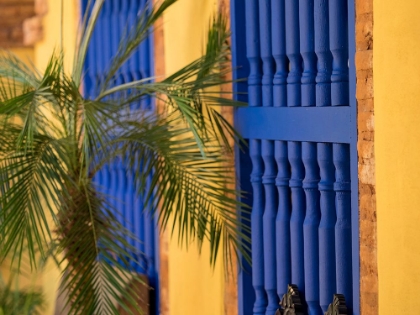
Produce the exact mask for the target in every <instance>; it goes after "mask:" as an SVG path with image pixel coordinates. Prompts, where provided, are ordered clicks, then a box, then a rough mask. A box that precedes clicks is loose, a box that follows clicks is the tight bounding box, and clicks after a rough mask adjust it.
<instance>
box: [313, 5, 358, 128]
mask: <svg viewBox="0 0 420 315" xmlns="http://www.w3.org/2000/svg"><path fill="white" fill-rule="evenodd" d="M328 3H329V2H328V0H315V7H314V19H315V23H314V25H315V27H314V28H315V52H316V56H317V60H318V62H317V69H318V72H317V75H316V106H330V105H331V67H332V55H331V51H330V41H329V38H330V37H329V7H328ZM349 130H350V129H349Z"/></svg>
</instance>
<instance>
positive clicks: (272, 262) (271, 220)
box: [261, 140, 279, 315]
mask: <svg viewBox="0 0 420 315" xmlns="http://www.w3.org/2000/svg"><path fill="white" fill-rule="evenodd" d="M261 149H262V150H261V151H262V157H263V160H264V166H265V171H264V175H263V177H262V182H263V184H264V190H265V210H264V217H263V222H264V276H265V281H264V283H265V291H266V293H267V298H268V305H267V310H266V314H267V315H272V314H274V313H275V312H276V310H277V309H278V303H279V301H278V297H277V277H276V215H277V191H276V186H275V179H276V174H277V166H276V161H275V159H274V141H270V140H262V144H261Z"/></svg>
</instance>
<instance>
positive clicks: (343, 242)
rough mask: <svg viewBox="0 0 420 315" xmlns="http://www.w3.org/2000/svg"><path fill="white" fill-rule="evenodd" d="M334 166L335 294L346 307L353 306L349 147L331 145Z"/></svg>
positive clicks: (345, 145)
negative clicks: (338, 295)
mask: <svg viewBox="0 0 420 315" xmlns="http://www.w3.org/2000/svg"><path fill="white" fill-rule="evenodd" d="M333 156H334V165H335V178H336V180H335V183H334V190H335V195H336V197H335V204H336V207H337V209H336V211H337V223H336V225H335V239H336V241H335V255H336V264H337V271H336V274H337V293H340V294H344V296H345V297H346V302H347V303H348V307H350V308H351V306H352V305H353V292H352V291H353V286H352V257H351V256H352V253H351V251H349V249H350V248H351V181H350V180H351V179H350V146H349V145H348V144H338V143H334V144H333Z"/></svg>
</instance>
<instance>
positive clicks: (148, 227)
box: [144, 175, 157, 288]
mask: <svg viewBox="0 0 420 315" xmlns="http://www.w3.org/2000/svg"><path fill="white" fill-rule="evenodd" d="M151 179H152V178H151V175H149V176H148V179H147V184H146V185H147V189H146V190H149V189H150V184H151V181H152V180H151ZM145 206H146V209H145V213H144V221H145V224H144V254H145V256H146V268H147V269H146V274H147V277H148V279H149V281H150V285H151V286H152V287H153V288H156V284H157V283H156V277H157V272H156V268H155V230H156V229H155V228H156V226H155V221H154V217H153V212H154V209H153V205H152V202H151V201H150V200H149V201H147V204H146V205H145Z"/></svg>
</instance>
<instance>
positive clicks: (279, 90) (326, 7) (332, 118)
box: [233, 0, 359, 315]
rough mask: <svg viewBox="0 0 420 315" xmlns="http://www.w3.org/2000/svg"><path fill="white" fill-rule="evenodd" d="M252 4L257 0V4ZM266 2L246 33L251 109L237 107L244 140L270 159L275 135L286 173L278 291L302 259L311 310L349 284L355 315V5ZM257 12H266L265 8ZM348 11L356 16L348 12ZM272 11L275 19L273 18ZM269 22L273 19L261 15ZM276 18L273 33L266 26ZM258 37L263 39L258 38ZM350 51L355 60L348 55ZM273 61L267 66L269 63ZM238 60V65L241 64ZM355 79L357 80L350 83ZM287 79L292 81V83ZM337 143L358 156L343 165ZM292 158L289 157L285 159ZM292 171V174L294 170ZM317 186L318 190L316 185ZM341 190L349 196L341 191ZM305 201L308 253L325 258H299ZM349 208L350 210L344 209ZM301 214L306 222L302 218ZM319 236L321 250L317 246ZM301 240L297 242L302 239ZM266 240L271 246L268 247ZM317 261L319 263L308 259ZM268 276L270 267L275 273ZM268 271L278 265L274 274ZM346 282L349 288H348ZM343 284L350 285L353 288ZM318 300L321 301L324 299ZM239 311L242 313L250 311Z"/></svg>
mask: <svg viewBox="0 0 420 315" xmlns="http://www.w3.org/2000/svg"><path fill="white" fill-rule="evenodd" d="M233 2H234V3H235V4H236V6H237V7H238V6H239V5H238V4H237V3H236V2H238V3H240V1H238V0H233ZM250 3H253V4H252V5H253V6H252V5H250ZM259 3H260V7H259V8H257V7H256V1H249V2H248V4H247V6H248V7H247V10H248V15H247V18H246V20H247V24H248V26H247V28H246V30H245V33H246V36H247V54H248V57H249V65H250V67H251V69H252V68H253V67H254V70H251V75H250V78H249V83H250V85H251V87H250V89H249V91H250V95H249V96H250V105H251V106H250V107H248V108H241V109H238V110H237V111H236V113H235V126H236V127H237V128H238V130H239V131H240V133H241V134H242V136H244V137H245V138H247V139H251V140H250V141H251V142H252V141H254V142H255V141H260V144H261V145H262V146H263V147H266V146H267V148H266V149H263V151H262V154H263V156H264V155H266V153H267V152H266V150H268V151H270V149H268V146H269V145H268V143H270V142H269V141H274V150H275V152H274V158H275V160H276V164H277V169H278V173H277V178H276V186H277V193H278V209H277V218H276V255H277V257H276V264H277V271H276V275H277V287H278V288H277V291H278V294H279V295H282V294H283V293H284V292H285V290H286V288H287V286H286V283H290V282H292V283H293V282H295V280H294V279H296V277H298V276H297V275H296V274H295V270H297V269H298V268H299V267H300V265H299V263H301V262H303V263H304V272H301V273H299V276H303V277H304V279H305V283H304V286H302V289H303V291H304V293H305V294H306V298H307V301H308V302H309V313H310V314H320V313H321V312H322V311H321V309H323V310H325V311H326V307H327V305H328V304H329V303H330V302H331V301H330V300H331V296H332V294H333V293H336V292H335V291H336V290H338V289H340V286H343V290H344V289H347V290H350V291H352V292H351V294H352V295H353V303H351V302H350V304H352V305H351V307H352V310H353V314H354V315H355V314H358V308H359V307H358V305H359V300H358V299H359V293H358V288H359V279H358V275H359V261H358V246H359V245H358V244H359V243H358V209H357V205H358V200H357V150H356V145H357V143H356V141H357V130H356V123H355V122H356V121H357V120H356V117H357V112H356V110H357V109H356V104H355V98H354V95H355V72H354V60H353V59H354V51H355V49H354V1H345V0H331V1H328V0H307V1H304V0H299V1H297V0H272V1H271V12H270V13H266V12H267V2H266V1H263V0H261V1H259ZM250 8H252V9H250ZM258 9H260V11H258V12H257V10H258ZM263 10H264V12H263ZM266 14H269V15H266ZM347 14H348V17H349V18H347ZM257 15H258V17H259V22H258V24H257V22H256V21H257V19H256V18H255V17H256V16H257ZM252 16H254V18H253V17H252ZM264 16H267V17H269V18H265V19H264ZM262 19H264V20H263V21H261V20H262ZM270 19H271V30H270V29H267V25H268V20H270ZM251 24H252V25H253V26H251V29H250V28H249V25H251ZM258 27H260V28H261V29H258ZM233 28H234V31H233V33H234V36H237V34H238V33H239V34H241V32H243V30H244V28H243V26H242V25H240V24H235V26H233ZM269 32H271V38H272V42H271V49H272V58H274V61H275V75H274V78H273V102H272V104H273V105H272V106H271V105H270V106H267V104H268V103H271V102H270V101H269V102H267V101H265V100H266V99H267V98H270V93H267V95H266V94H265V93H263V94H261V90H262V89H261V88H259V85H261V78H258V76H261V75H262V74H263V72H262V71H261V66H263V69H264V73H268V70H266V66H267V65H268V64H269V62H270V61H268V60H269V58H270V56H269V55H268V54H267V53H266V52H267V47H268V46H269V43H266V42H263V41H264V36H266V35H267V34H268V33H269ZM257 33H258V35H256V34H257ZM258 36H260V37H258ZM260 40H261V43H260V42H259V41H260ZM238 42H240V41H239V40H237V39H236V41H235V44H237V43H238ZM258 47H260V50H259V51H257V48H258ZM242 51H243V50H242ZM233 53H234V55H235V54H236V57H235V58H237V59H236V60H238V59H240V57H238V56H240V51H235V49H233ZM348 56H352V57H351V58H350V59H349V58H348ZM264 61H266V62H265V63H264ZM267 61H268V62H267ZM234 65H237V63H235V62H234ZM267 69H268V68H267ZM346 76H347V77H348V76H349V77H350V80H349V79H348V78H347V77H346ZM285 78H287V80H285ZM263 81H264V82H263V86H264V84H269V82H268V81H267V82H266V81H265V78H263ZM285 81H286V82H287V87H286V88H285V85H286V82H285ZM314 85H315V92H314ZM266 88H267V87H266V86H265V87H263V89H266ZM346 89H347V91H346ZM252 91H254V93H253V92H252ZM348 91H350V94H349V92H348ZM331 105H332V106H331ZM348 105H350V106H348ZM299 145H301V146H302V150H303V151H302V152H301V156H299V154H298V152H299V150H298V149H297V147H298V146H299ZM333 147H334V159H333V152H332V148H333ZM336 147H337V148H341V149H340V150H344V149H343V148H345V147H347V148H348V151H349V153H348V155H346V158H342V159H341V160H340V161H337V158H336V154H337V153H336V152H335V151H336V149H335V148H336ZM337 150H338V149H337ZM344 155H345V154H344ZM344 155H342V156H344ZM284 157H286V161H285V158H284ZM268 160H269V158H268V156H267V157H264V163H263V164H264V165H265V166H267V165H270V162H269V161H268ZM289 162H290V163H289ZM302 162H303V163H304V174H305V173H306V176H305V177H304V181H303V186H304V193H303V190H302V186H301V187H299V182H298V181H297V182H294V183H293V179H294V176H296V173H297V171H296V170H297V169H299V168H303V167H302ZM290 164H292V165H290ZM299 165H300V166H299ZM318 167H319V168H320V170H319V174H318V178H320V182H319V183H318V185H316V184H314V181H315V179H316V177H317V176H316V169H317V168H318ZM291 168H292V175H290V169H291ZM336 168H337V170H336ZM339 169H340V171H339ZM288 172H289V174H288ZM338 173H340V174H341V173H343V174H349V176H350V179H351V180H350V186H351V191H346V192H341V191H339V190H338V189H339V188H338V186H337V185H338V184H337V183H338V182H339V179H338V177H339V175H338ZM264 174H268V171H267V170H265V173H264ZM293 174H294V175H293ZM336 174H337V180H336V178H335V175H336ZM340 176H341V175H340ZM287 180H289V182H290V186H293V185H294V186H295V187H292V188H291V187H285V182H287ZM335 182H336V184H335V186H334V183H335ZM312 185H314V186H315V188H311V186H312ZM317 188H318V189H317ZM299 189H300V191H301V192H302V193H301V197H297V195H298V194H296V191H297V190H299ZM266 191H268V190H266ZM336 193H337V196H336ZM342 193H343V194H344V195H345V196H346V197H339V195H340V194H342ZM317 194H318V195H319V199H318V202H319V205H318V211H316V208H317V206H316V204H317V197H316V195H317ZM346 194H347V195H348V196H347V195H346ZM305 197H306V198H305ZM263 198H264V200H263V202H264V203H267V202H272V199H273V198H272V196H271V195H270V194H268V196H267V195H264V196H263ZM288 198H289V199H288ZM290 198H292V200H290ZM345 198H350V199H349V200H347V201H346V202H342V204H340V202H339V200H342V199H345ZM254 203H255V200H254ZM302 203H303V204H304V206H303V207H302ZM291 207H292V208H293V211H292V213H290V208H291ZM299 207H301V208H302V209H303V214H304V219H305V221H303V223H304V238H303V245H304V247H303V248H304V257H305V258H306V257H316V255H318V256H319V258H318V261H317V259H316V258H310V259H307V260H305V259H304V258H303V256H302V257H301V259H300V258H299V259H295V258H294V257H295V256H296V253H298V252H299V245H300V242H299V240H298V239H299V238H298V237H296V234H297V235H298V234H299V233H297V232H296V231H298V230H299V224H296V223H293V222H299V211H295V209H296V208H299ZM340 207H342V208H340ZM344 207H347V208H345V210H344ZM267 209H270V206H269V205H267V204H266V205H265V211H267ZM287 209H289V211H288V210H287ZM349 209H350V210H349ZM305 213H306V215H305ZM317 214H318V217H317ZM320 215H321V217H320ZM346 215H347V219H348V218H350V219H351V227H350V230H351V237H350V240H351V243H349V242H348V239H349V235H348V234H346V233H344V231H345V229H344V228H342V227H341V228H339V229H338V227H339V226H341V225H340V224H339V222H340V220H345V216H346ZM295 217H297V218H298V220H295V219H296V218H295ZM289 220H290V221H291V223H290V225H289V227H288V228H285V224H287V222H289ZM294 220H295V221H294ZM318 222H319V227H318V229H317V224H318ZM293 224H296V226H297V229H295V228H291V226H292V225H293ZM346 231H347V230H346ZM306 235H308V236H306ZM310 235H311V236H310ZM317 237H318V250H317V249H316V246H317V244H316V238H317ZM265 239H267V237H266V238H265ZM294 239H297V240H298V241H294ZM296 244H297V246H296ZM339 244H341V245H339ZM264 246H266V247H267V246H268V245H267V244H264ZM342 247H345V248H346V250H344V249H343V250H341V251H340V248H342ZM290 250H291V251H292V253H291V252H290ZM349 253H351V255H349ZM265 255H266V257H267V254H266V253H265ZM344 255H347V260H346V264H341V261H343V260H344V259H345V258H344ZM297 260H299V261H298V264H297V265H296V266H295V264H294V262H295V261H297ZM311 261H314V263H313V264H311V263H309V262H311ZM350 262H351V263H350ZM317 263H318V264H319V267H318V268H319V273H318V281H319V285H318V287H317V285H316V284H315V283H316V276H317V273H316V271H315V270H316V268H317V266H316V264H317ZM349 264H350V265H351V266H350V269H351V279H350V282H351V284H348V283H349V280H348V279H347V280H341V279H340V278H343V279H344V275H347V278H348V275H349V273H346V270H348V269H349V267H346V266H347V265H349ZM268 265H269V263H268V262H267V261H266V262H265V266H266V268H267V269H269V268H270V267H268ZM292 266H293V267H292ZM263 272H265V273H267V270H264V271H263ZM268 272H271V271H270V270H268ZM255 273H256V272H255V271H254V274H255ZM291 274H293V275H291ZM344 282H346V283H347V285H344ZM344 286H346V287H345V288H344ZM317 290H318V292H317ZM340 290H341V289H340ZM317 294H318V297H317V296H316V295H317ZM317 299H318V302H316V301H317ZM240 314H241V315H242V313H240Z"/></svg>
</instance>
